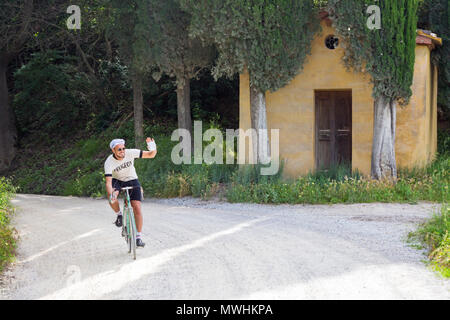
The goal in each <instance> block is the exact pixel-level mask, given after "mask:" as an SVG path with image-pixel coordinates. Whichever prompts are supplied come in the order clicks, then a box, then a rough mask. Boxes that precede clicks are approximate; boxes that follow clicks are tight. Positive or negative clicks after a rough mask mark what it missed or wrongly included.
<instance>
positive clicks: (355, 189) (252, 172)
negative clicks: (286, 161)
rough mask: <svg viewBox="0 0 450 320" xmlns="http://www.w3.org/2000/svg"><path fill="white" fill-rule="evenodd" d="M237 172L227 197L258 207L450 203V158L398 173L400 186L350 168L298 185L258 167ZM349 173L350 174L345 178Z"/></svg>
mask: <svg viewBox="0 0 450 320" xmlns="http://www.w3.org/2000/svg"><path fill="white" fill-rule="evenodd" d="M244 169H245V170H242V171H240V172H236V173H235V176H234V177H233V182H232V184H231V185H230V187H229V189H228V192H227V197H228V200H229V201H231V202H256V203H291V204H296V203H311V204H322V203H360V202H409V203H415V202H417V201H419V200H429V201H437V202H448V200H449V190H448V185H449V182H450V174H449V172H450V158H449V157H448V156H441V157H439V158H438V159H436V160H435V161H434V162H433V163H431V164H430V165H429V166H427V167H426V168H420V169H419V168H416V169H411V170H399V174H398V180H397V183H395V184H394V183H392V182H390V181H377V180H372V179H368V178H366V177H364V176H362V175H361V174H360V173H359V172H353V173H352V174H350V173H349V168H347V167H343V168H334V169H332V170H329V171H328V172H316V173H310V174H308V175H307V176H303V177H299V178H297V179H296V180H295V181H282V180H281V179H280V177H277V176H272V177H265V178H263V177H260V176H258V171H257V170H256V168H255V167H248V168H244ZM346 173H347V174H346Z"/></svg>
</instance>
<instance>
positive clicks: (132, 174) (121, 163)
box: [105, 149, 142, 181]
mask: <svg viewBox="0 0 450 320" xmlns="http://www.w3.org/2000/svg"><path fill="white" fill-rule="evenodd" d="M136 158H142V151H141V150H139V149H126V150H125V157H124V158H123V159H122V160H117V159H116V157H115V156H114V155H113V154H111V155H110V156H109V157H108V158H107V159H106V161H105V177H113V178H114V179H117V180H120V181H130V180H134V179H137V178H138V176H137V174H136V169H135V168H134V159H136Z"/></svg>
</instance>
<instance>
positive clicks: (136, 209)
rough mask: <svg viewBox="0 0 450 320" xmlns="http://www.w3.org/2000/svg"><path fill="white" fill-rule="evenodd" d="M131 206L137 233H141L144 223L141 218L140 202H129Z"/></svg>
mask: <svg viewBox="0 0 450 320" xmlns="http://www.w3.org/2000/svg"><path fill="white" fill-rule="evenodd" d="M131 206H132V207H133V212H134V220H136V229H137V232H141V231H142V225H143V222H144V219H143V217H142V211H141V202H140V201H139V200H131Z"/></svg>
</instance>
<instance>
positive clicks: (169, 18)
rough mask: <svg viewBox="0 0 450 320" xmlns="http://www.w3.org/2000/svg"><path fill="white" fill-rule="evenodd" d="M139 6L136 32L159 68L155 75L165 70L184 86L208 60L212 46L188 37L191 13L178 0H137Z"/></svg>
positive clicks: (208, 63) (158, 75)
mask: <svg viewBox="0 0 450 320" xmlns="http://www.w3.org/2000/svg"><path fill="white" fill-rule="evenodd" d="M138 6H139V11H138V12H139V14H138V21H139V25H140V26H141V27H140V28H139V34H140V36H141V37H142V39H145V41H146V42H145V43H144V46H145V48H147V51H149V52H150V54H147V55H149V56H151V57H152V58H153V59H154V61H155V63H156V65H157V66H158V68H159V70H156V71H155V72H154V73H153V76H154V77H155V79H159V78H160V76H161V73H165V74H167V75H168V76H170V77H176V82H177V83H178V84H179V85H181V86H183V85H184V83H185V81H186V80H189V79H192V78H195V77H196V76H197V75H198V72H200V71H201V70H202V69H203V68H206V67H208V66H209V65H210V64H211V62H212V59H213V58H214V55H215V51H214V48H213V47H212V46H210V45H208V46H203V45H202V44H201V42H200V41H199V40H197V39H191V38H189V34H188V27H189V24H190V21H191V16H190V14H189V13H187V12H185V11H183V10H181V8H180V4H179V1H178V0H167V1H159V0H139V1H138ZM144 52H145V50H144Z"/></svg>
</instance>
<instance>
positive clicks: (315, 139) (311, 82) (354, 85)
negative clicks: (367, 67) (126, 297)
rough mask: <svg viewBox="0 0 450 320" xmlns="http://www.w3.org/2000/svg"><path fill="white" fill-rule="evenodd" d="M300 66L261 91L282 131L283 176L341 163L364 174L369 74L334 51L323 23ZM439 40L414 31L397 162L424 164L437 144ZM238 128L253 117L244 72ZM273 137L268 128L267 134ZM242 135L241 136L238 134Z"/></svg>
mask: <svg viewBox="0 0 450 320" xmlns="http://www.w3.org/2000/svg"><path fill="white" fill-rule="evenodd" d="M321 24H322V32H321V34H318V35H317V36H316V37H315V39H314V40H313V43H312V48H311V55H309V56H308V57H307V58H306V61H305V64H304V68H303V71H302V72H301V73H300V74H298V75H297V76H296V77H295V78H294V79H293V80H292V81H291V82H290V83H289V84H288V85H286V86H285V87H283V88H281V89H279V90H278V91H276V92H272V93H270V92H267V93H266V107H267V124H268V129H269V130H270V129H279V130H280V131H279V139H280V140H279V148H280V149H279V150H280V158H281V159H283V160H284V161H285V167H284V176H285V177H296V176H298V175H302V174H306V173H308V172H309V171H314V170H316V169H318V168H322V167H327V166H329V165H333V164H336V163H339V162H341V161H342V160H345V161H349V162H350V163H351V166H352V168H353V169H354V170H355V169H358V170H359V171H360V172H362V173H364V174H367V175H369V174H370V164H371V152H372V135H373V103H374V100H373V98H372V84H371V82H370V75H369V74H364V73H355V72H352V71H347V70H346V68H345V66H344V65H343V63H342V62H341V61H342V60H341V59H342V56H343V54H344V51H343V50H344V49H342V46H339V45H338V46H337V47H336V48H334V49H333V41H330V39H331V40H333V39H336V37H334V35H335V34H336V33H335V30H334V29H333V28H332V26H331V23H330V22H329V20H327V19H325V20H322V23H321ZM339 41H341V39H339ZM440 43H441V42H440V39H439V38H437V37H435V36H434V35H428V34H426V33H424V32H423V31H421V30H419V31H418V32H417V38H416V61H415V66H414V80H413V84H412V88H411V89H412V92H413V94H412V97H411V100H410V103H409V105H407V106H405V107H398V108H397V131H396V143H395V145H396V160H397V166H398V167H413V166H423V165H425V164H427V163H428V162H430V161H431V160H432V159H433V157H434V155H435V153H436V149H437V68H436V67H435V66H433V65H432V63H431V60H430V58H431V51H432V50H433V48H434V45H435V44H440ZM239 109H240V111H239V112H240V113H239V126H240V128H242V129H244V130H247V129H249V128H250V127H251V121H250V93H249V77H248V73H244V74H241V75H240V97H239ZM269 138H270V131H269ZM241 139H242V137H241Z"/></svg>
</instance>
